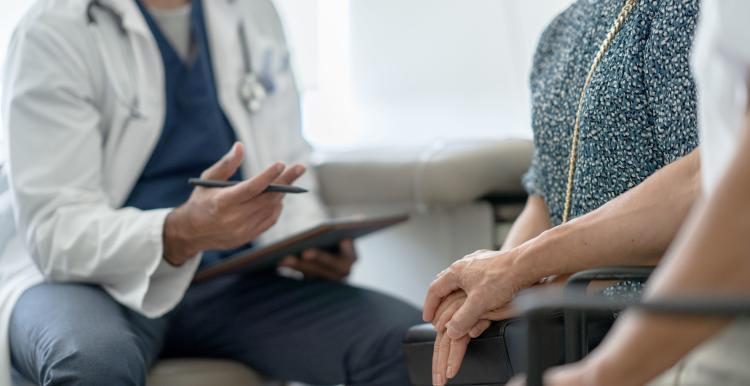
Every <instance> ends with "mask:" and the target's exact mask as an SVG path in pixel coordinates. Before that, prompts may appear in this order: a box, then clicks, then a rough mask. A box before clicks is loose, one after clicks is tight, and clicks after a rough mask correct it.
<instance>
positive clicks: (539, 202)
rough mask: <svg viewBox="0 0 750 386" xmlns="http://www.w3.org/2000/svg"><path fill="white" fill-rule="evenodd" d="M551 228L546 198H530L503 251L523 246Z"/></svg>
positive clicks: (507, 238) (505, 242)
mask: <svg viewBox="0 0 750 386" xmlns="http://www.w3.org/2000/svg"><path fill="white" fill-rule="evenodd" d="M551 227H552V225H551V224H550V222H549V209H548V208H547V204H546V203H545V202H544V198H542V196H537V195H532V196H529V198H528V199H527V200H526V206H524V208H523V211H522V212H521V215H520V216H518V219H516V221H515V222H514V223H513V226H512V227H511V228H510V232H508V236H506V237H505V241H504V242H503V247H502V250H506V249H511V248H514V247H516V246H518V245H521V244H523V243H525V242H527V241H529V240H531V239H533V238H534V237H537V236H539V234H541V233H542V232H544V231H546V230H547V229H549V228H551Z"/></svg>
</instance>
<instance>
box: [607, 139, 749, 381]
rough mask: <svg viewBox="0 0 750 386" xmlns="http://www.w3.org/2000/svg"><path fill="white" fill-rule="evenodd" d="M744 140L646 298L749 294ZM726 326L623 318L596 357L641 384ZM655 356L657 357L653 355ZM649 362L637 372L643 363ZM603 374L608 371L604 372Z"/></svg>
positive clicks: (719, 322) (703, 321) (632, 316)
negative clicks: (634, 375)
mask: <svg viewBox="0 0 750 386" xmlns="http://www.w3.org/2000/svg"><path fill="white" fill-rule="evenodd" d="M749 148H750V137H748V136H747V135H745V138H744V139H743V147H742V149H741V150H740V152H739V153H738V155H737V156H736V157H735V159H734V161H733V164H732V167H731V168H730V169H729V171H728V172H727V174H725V176H724V178H723V180H722V182H721V185H720V187H719V188H718V189H717V191H716V192H715V193H714V195H713V196H712V197H711V199H710V200H709V201H708V202H707V203H706V205H705V206H701V208H699V209H698V210H697V211H696V213H695V215H694V216H692V217H691V221H690V222H689V224H688V225H687V226H686V227H685V230H684V231H683V232H681V235H680V237H679V238H678V240H677V243H676V244H675V247H674V248H673V250H672V251H671V252H670V254H669V256H668V257H667V258H666V260H665V262H664V264H663V266H662V267H661V268H660V269H659V271H658V272H657V273H656V274H655V275H654V278H653V279H652V281H651V282H650V286H649V289H648V291H647V294H646V298H648V299H655V298H669V297H673V296H680V295H690V294H691V293H696V292H701V293H710V294H729V295H732V294H734V295H736V294H747V293H748V292H750V281H748V280H747V278H748V277H750V259H748V258H747V253H748V248H747V233H748V230H750V202H749V201H748V197H750V156H749V155H748V152H747V151H746V149H749ZM726 323H728V321H727V320H718V319H695V318H692V319H685V318H681V319H680V318H676V317H668V316H655V315H640V314H628V315H627V318H625V319H623V320H622V321H621V323H618V325H617V327H616V329H615V330H614V332H613V334H612V336H611V338H610V339H608V341H607V343H606V344H605V345H604V346H603V347H602V350H601V353H597V357H598V358H600V359H595V360H598V361H601V362H602V363H603V364H604V365H603V366H602V368H603V369H605V371H609V372H610V373H611V374H610V375H614V376H616V375H617V374H631V376H632V375H633V374H638V379H641V380H643V381H647V380H649V379H652V378H653V377H655V376H657V375H658V374H659V373H661V372H663V371H664V370H666V369H667V368H669V367H670V366H672V365H673V364H674V363H676V362H677V361H678V360H679V359H680V358H682V357H683V356H684V355H686V354H687V353H688V352H689V351H690V350H692V349H693V348H695V347H696V346H697V345H699V344H700V343H702V342H703V341H705V340H706V339H708V338H709V337H711V336H712V335H714V334H715V333H717V332H718V331H720V330H721V329H722V328H723V327H724V326H725V325H726ZM654 353H657V355H654ZM644 355H647V356H648V357H649V358H650V360H649V361H648V362H649V363H648V365H646V366H643V365H644V364H643V362H642V361H638V360H637V359H636V358H643V357H644ZM606 369H608V370H606Z"/></svg>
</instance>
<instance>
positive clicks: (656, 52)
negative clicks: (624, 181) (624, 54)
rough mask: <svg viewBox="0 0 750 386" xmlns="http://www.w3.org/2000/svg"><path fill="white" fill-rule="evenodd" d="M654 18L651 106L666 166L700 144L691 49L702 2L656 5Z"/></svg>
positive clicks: (648, 64) (648, 53)
mask: <svg viewBox="0 0 750 386" xmlns="http://www.w3.org/2000/svg"><path fill="white" fill-rule="evenodd" d="M651 7H652V10H651V12H654V13H655V15H654V17H653V19H652V20H653V21H652V25H651V31H650V34H649V37H648V40H647V42H646V47H645V54H644V65H645V72H644V73H645V84H646V87H647V91H646V92H647V98H648V106H649V107H648V108H649V110H650V111H649V113H650V115H649V116H650V119H652V124H653V126H654V133H655V134H654V135H655V138H654V142H655V150H656V153H655V154H658V155H657V157H659V158H660V159H656V160H655V161H657V163H659V164H662V165H666V164H669V163H671V162H673V161H675V160H677V159H679V158H681V157H682V156H684V155H686V154H687V153H689V152H690V151H692V150H693V149H694V148H695V147H696V146H698V117H697V106H696V104H697V103H696V88H695V82H694V80H693V77H692V74H691V72H690V50H691V47H692V44H693V34H694V32H695V27H696V22H697V19H698V16H697V15H698V8H699V7H698V1H697V0H691V1H682V0H673V1H672V0H670V1H664V0H659V1H653V2H652V3H651Z"/></svg>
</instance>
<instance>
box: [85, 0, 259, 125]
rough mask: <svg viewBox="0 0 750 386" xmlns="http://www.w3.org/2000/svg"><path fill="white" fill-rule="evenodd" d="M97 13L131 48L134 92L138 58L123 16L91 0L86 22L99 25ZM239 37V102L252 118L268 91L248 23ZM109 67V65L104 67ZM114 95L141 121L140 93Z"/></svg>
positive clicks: (240, 28)
mask: <svg viewBox="0 0 750 386" xmlns="http://www.w3.org/2000/svg"><path fill="white" fill-rule="evenodd" d="M96 9H98V10H100V11H102V12H104V13H105V14H107V15H108V16H109V17H111V18H112V19H113V20H114V22H115V26H116V27H117V31H118V33H119V34H120V36H121V37H122V38H123V40H124V41H128V44H129V47H128V49H127V51H128V55H127V56H128V59H127V61H128V66H127V67H128V72H129V75H128V76H129V81H130V85H131V86H132V87H133V89H135V88H136V87H137V85H138V82H137V81H138V79H137V71H136V67H135V55H134V48H133V46H132V43H130V42H129V39H127V35H128V31H127V29H126V28H125V22H124V20H123V17H122V15H121V14H120V13H119V12H117V11H116V10H115V9H113V8H112V7H111V6H109V5H107V4H104V3H102V1H101V0H90V1H89V3H88V5H87V6H86V20H87V21H88V24H89V25H92V26H94V25H98V19H97V17H96V16H95V15H94V11H95V10H96ZM237 33H238V34H239V38H240V46H241V51H242V61H243V75H242V77H241V79H240V82H239V85H238V90H237V91H238V96H239V99H240V102H241V103H242V105H243V107H244V108H245V109H246V110H247V111H248V112H249V113H251V114H253V113H256V112H258V111H260V109H261V108H262V106H263V102H264V101H265V100H266V98H267V97H268V89H267V88H266V86H265V85H264V84H263V82H261V80H260V78H259V76H258V73H257V72H256V71H255V67H254V63H253V57H252V53H251V50H250V39H249V38H248V34H247V29H246V28H245V21H244V19H242V18H240V21H239V23H238V26H237ZM99 48H100V51H101V52H102V53H103V56H104V58H103V60H104V61H105V63H107V62H108V60H107V55H106V51H105V50H104V49H105V47H101V46H100V47H99ZM105 65H106V64H105ZM108 78H109V79H110V82H114V80H113V78H114V77H108ZM112 86H113V88H114V90H115V94H116V95H117V98H118V99H119V100H120V101H121V103H123V104H124V105H126V106H128V109H129V111H130V117H131V118H140V117H142V116H143V114H142V112H141V110H140V100H139V97H138V92H137V91H133V92H132V97H130V98H128V97H127V95H126V93H125V92H123V91H122V90H121V89H120V87H118V86H117V85H115V84H113V85H112Z"/></svg>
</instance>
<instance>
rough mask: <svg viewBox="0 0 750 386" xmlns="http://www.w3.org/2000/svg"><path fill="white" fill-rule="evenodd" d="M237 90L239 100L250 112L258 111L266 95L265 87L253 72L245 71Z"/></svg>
mask: <svg viewBox="0 0 750 386" xmlns="http://www.w3.org/2000/svg"><path fill="white" fill-rule="evenodd" d="M239 92H240V100H242V103H243V104H244V105H245V108H247V110H248V111H249V112H251V113H256V112H258V111H259V110H260V108H261V107H262V105H263V101H264V100H265V99H266V97H267V96H268V93H267V92H266V88H265V87H264V86H263V83H261V82H260V80H258V76H257V75H255V73H254V72H250V73H247V74H245V75H244V76H243V77H242V80H241V81H240V90H239Z"/></svg>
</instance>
